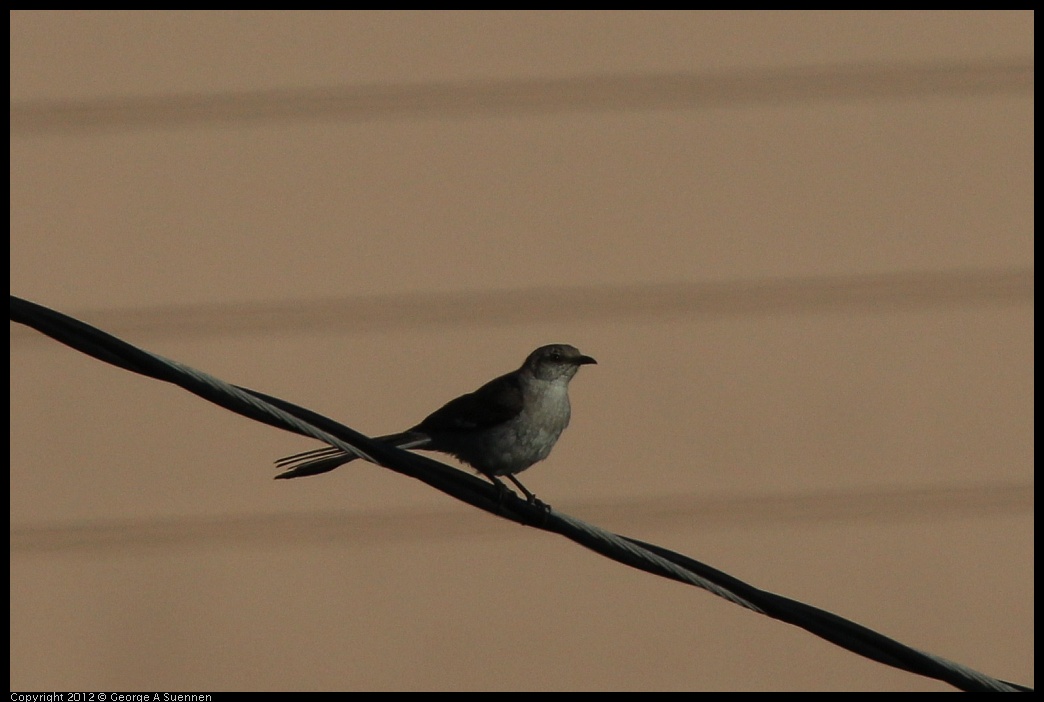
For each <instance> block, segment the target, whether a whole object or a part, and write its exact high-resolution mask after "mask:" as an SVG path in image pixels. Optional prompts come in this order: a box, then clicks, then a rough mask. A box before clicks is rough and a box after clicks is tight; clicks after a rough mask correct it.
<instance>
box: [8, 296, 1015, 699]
mask: <svg viewBox="0 0 1044 702" xmlns="http://www.w3.org/2000/svg"><path fill="white" fill-rule="evenodd" d="M10 318H11V320H12V321H14V322H17V323H20V324H25V325H28V326H31V327H33V328H34V329H37V330H38V331H40V332H42V333H44V334H46V335H48V336H50V337H51V338H53V339H56V340H58V341H60V342H61V343H64V344H66V345H68V346H70V347H72V348H75V349H77V350H79V351H81V352H83V353H85V354H88V355H90V356H92V357H94V358H97V359H99V360H102V361H105V362H106V363H110V364H112V365H115V366H117V367H119V368H123V369H125V370H129V371H131V372H134V373H139V374H141V375H144V376H146V377H151V378H155V379H157V380H163V381H165V382H170V383H173V384H175V385H178V386H179V387H182V388H184V389H186V390H188V391H190V392H192V393H193V394H196V395H198V396H200V397H202V398H204V399H206V400H208V401H210V402H213V403H214V404H217V405H219V406H221V407H224V408H226V409H229V410H231V411H233V412H236V413H237V414H241V415H243V416H245V417H248V418H251V419H255V420H257V421H260V422H263V423H265V424H269V425H271V426H275V427H278V428H281V429H285V430H287V431H293V432H296V433H299V434H303V435H306V436H312V437H315V438H318V439H319V440H321V441H325V442H327V443H329V444H330V445H331V446H336V447H337V448H340V449H341V450H344V451H348V452H352V453H355V454H356V455H359V456H360V457H363V458H365V459H367V460H369V461H371V462H373V463H376V464H377V465H381V466H383V467H385V468H388V469H390V470H393V471H395V472H397V473H401V474H403V475H406V476H409V477H412V478H415V479H417V480H420V481H421V482H424V483H425V484H427V485H429V486H431V487H434V488H436V489H438V490H440V491H442V492H444V493H446V494H448V495H451V496H453V497H456V498H457V499H459V500H461V501H463V502H466V503H468V504H471V505H473V506H475V507H478V508H480V509H483V510H485V511H487V512H489V513H490V514H493V515H496V516H498V517H501V518H503V519H507V520H511V521H515V522H518V523H519V524H523V525H527V526H530V527H533V528H537V529H542V530H546V531H549V532H551V533H556V534H559V535H561V536H563V537H566V538H568V539H570V540H572V541H574V542H575V543H577V544H580V545H582V546H584V547H586V548H588V549H590V550H592V551H594V552H595V553H599V554H601V555H603V556H606V557H608V558H612V559H613V560H615V561H617V562H619V563H622V564H624V565H627V566H630V567H632V568H636V569H638V570H642V571H645V572H648V573H652V574H654V575H658V576H660V577H664V578H669V579H671V580H675V581H677V582H681V583H684V584H687V585H692V586H695V587H699V588H702V589H704V590H706V591H707V592H710V593H712V594H714V595H717V596H718V597H721V598H723V599H725V600H727V601H729V602H731V603H733V604H736V605H739V606H741V607H744V608H746V609H748V610H750V611H752V612H755V613H758V614H764V615H766V616H769V617H772V618H774V619H777V620H779V621H782V622H786V623H789V624H793V625H794V626H797V627H800V628H802V629H805V630H806V631H808V632H810V633H812V634H814V635H816V636H818V637H820V638H822V639H824V640H827V641H830V642H832V643H834V644H836V645H838V646H842V647H844V648H846V649H848V650H850V651H853V652H855V653H857V654H859V655H862V656H865V657H867V658H869V659H871V660H875V661H877V662H879V663H884V664H885V665H890V666H893V667H895V668H898V669H900V670H906V671H908V672H911V673H915V674H917V675H923V676H927V677H931V678H935V679H937V680H943V681H945V682H948V683H950V684H951V685H953V686H954V687H957V688H958V689H962V690H969V691H973V690H974V691H1017V690H1024V691H1025V690H1028V688H1025V687H1023V686H1021V685H1017V684H1014V683H1008V682H1005V681H1003V680H998V679H996V678H993V677H991V676H988V675H985V674H983V673H980V672H978V671H976V670H974V669H972V668H969V667H967V666H964V665H961V664H959V663H955V662H953V661H949V660H947V659H945V658H942V657H940V656H936V655H934V654H931V653H927V652H924V651H919V650H917V649H914V648H911V647H910V646H906V645H904V644H902V643H900V642H899V641H896V640H894V639H891V638H889V637H887V636H884V635H882V634H879V633H877V632H875V631H873V630H871V629H868V628H867V627H864V626H861V625H859V624H856V623H855V622H852V621H849V620H847V619H844V618H842V617H839V616H838V615H836V614H833V613H831V612H827V611H825V610H822V609H819V608H817V607H813V606H811V605H807V604H805V603H803V602H799V601H797V600H792V599H790V598H787V597H783V596H781V595H777V594H775V593H772V592H768V591H765V590H761V589H758V588H756V587H754V586H752V585H750V584H748V583H745V582H743V581H742V580H739V579H738V578H734V577H732V576H731V575H729V574H727V573H724V572H722V571H720V570H717V569H715V568H712V567H711V566H708V565H706V564H704V563H701V562H699V561H697V560H695V559H693V558H689V557H688V556H685V555H684V554H681V553H677V552H674V551H671V550H669V549H665V548H663V547H661V546H657V545H656V544H651V543H647V542H644V541H641V540H639V539H634V538H631V537H627V536H621V535H619V534H614V533H612V532H609V531H606V530H604V529H601V528H599V527H597V526H595V525H593V524H589V523H587V522H584V521H582V520H579V519H576V518H575V517H572V516H570V515H568V514H565V513H563V512H558V511H556V510H553V509H551V508H549V507H546V506H541V505H537V504H532V503H529V502H525V501H523V500H521V499H519V498H518V497H517V496H515V495H513V494H510V493H508V494H505V493H504V492H501V491H499V490H497V489H496V488H495V487H493V486H492V485H491V484H490V483H488V482H486V481H483V480H480V479H478V478H476V477H474V476H472V475H469V474H467V473H464V472H463V471H459V470H455V469H453V468H451V467H449V466H447V465H445V464H442V463H439V462H438V461H434V460H432V459H430V458H427V457H425V456H420V455H417V454H413V453H409V452H407V451H401V450H399V449H396V448H395V447H392V446H387V445H385V444H382V443H381V442H378V441H374V440H373V439H371V438H369V437H367V436H365V435H363V434H360V433H359V432H357V431H355V430H353V429H351V428H350V427H347V426H344V425H343V424H339V423H337V422H335V421H333V420H331V419H329V418H328V417H324V416H322V415H320V414H318V413H316V412H312V411H311V410H308V409H306V408H304V407H299V406H297V405H294V404H292V403H289V402H287V401H285V400H282V399H279V398H277V397H272V396H270V395H266V394H264V393H261V392H258V391H256V390H250V389H248V388H242V387H238V386H233V385H229V384H228V383H225V382H224V381H222V380H220V379H218V378H215V377H214V376H211V375H208V374H206V373H203V372H201V371H198V370H196V369H193V368H190V367H188V366H185V365H183V364H180V363H177V362H176V361H171V360H169V359H165V358H162V357H160V356H156V355H155V354H150V353H148V352H146V351H143V350H142V349H139V348H137V347H135V346H132V345H130V344H128V343H126V342H124V341H121V340H120V339H117V338H116V337H114V336H112V335H110V334H107V333H105V332H103V331H101V330H100V329H96V328H94V327H92V326H90V325H88V324H85V323H83V322H81V321H79V320H76V319H73V318H71V317H68V316H67V315H63V314H61V313H59V312H55V311H54V310H50V309H47V308H46V307H43V306H41V305H37V304H35V303H32V302H29V301H28V300H23V299H21V298H18V297H15V296H13V295H12V296H10Z"/></svg>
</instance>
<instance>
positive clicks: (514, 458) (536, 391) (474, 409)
mask: <svg viewBox="0 0 1044 702" xmlns="http://www.w3.org/2000/svg"><path fill="white" fill-rule="evenodd" d="M588 363H597V361H595V360H594V359H593V358H591V357H590V356H584V355H583V354H581V353H580V351H579V350H577V348H576V347H575V346H570V345H569V344H551V345H549V346H541V347H540V348H538V349H537V350H536V351H534V352H533V353H531V354H529V357H528V358H526V362H525V363H523V364H522V367H521V368H519V369H518V370H516V371H512V372H511V373H507V374H506V375H502V376H500V377H499V378H494V379H493V380H491V381H489V382H488V383H486V384H485V385H483V386H482V387H480V388H479V389H478V390H476V391H475V392H471V393H468V394H467V395H461V396H460V397H458V398H457V399H455V400H450V401H449V402H447V403H446V404H445V405H443V406H442V407H440V408H439V409H437V410H435V411H434V412H432V413H431V414H429V415H428V416H427V417H426V418H425V419H424V421H422V422H421V423H420V424H418V425H416V426H415V427H413V428H412V429H407V430H406V431H404V432H401V433H399V434H388V435H387V436H378V437H376V440H377V441H383V442H386V443H389V444H392V445H394V446H397V447H399V448H401V449H423V450H426V451H438V452H440V453H448V454H450V455H451V456H455V457H456V458H458V459H460V460H461V461H463V462H464V463H467V464H468V465H470V466H471V467H472V468H474V469H475V470H477V471H478V472H479V473H481V474H482V475H485V476H486V477H487V478H489V479H490V480H491V481H493V482H494V483H495V484H497V485H499V486H500V487H502V488H505V486H504V483H502V482H501V481H500V480H499V478H498V476H507V478H508V479H509V480H510V481H511V482H513V483H514V484H515V485H517V486H518V488H519V489H520V490H521V491H522V492H523V493H524V494H525V496H526V499H527V500H528V501H529V502H536V501H537V499H536V496H535V495H533V493H531V492H530V491H529V490H527V489H526V488H525V487H524V486H523V485H522V483H520V482H519V481H518V479H517V478H515V473H521V472H522V471H524V470H525V469H526V468H529V467H530V466H531V465H533V464H534V463H537V462H538V461H542V460H544V459H545V458H547V456H548V454H549V453H551V449H552V448H553V447H554V445H555V442H556V441H558V437H559V436H560V435H561V434H562V431H563V430H564V429H565V428H566V427H567V426H569V394H568V389H569V381H570V380H572V379H573V376H574V375H576V371H577V370H578V369H579V368H580V366H582V365H585V364H588ZM356 458H357V456H355V455H353V454H347V453H345V452H344V451H342V450H341V449H339V448H335V447H333V446H328V447H326V448H321V449H315V450H313V451H305V452H304V453H298V454H295V455H293V456H287V457H286V458H281V459H279V460H278V461H276V465H278V466H280V467H281V468H284V469H286V471H285V472H284V473H280V474H279V475H277V476H276V478H277V479H279V478H300V477H303V476H306V475H317V474H319V473H325V472H327V471H330V470H333V469H334V468H337V467H338V466H341V465H343V464H345V463H348V462H349V461H352V460H355V459H356ZM505 489H506V488H505Z"/></svg>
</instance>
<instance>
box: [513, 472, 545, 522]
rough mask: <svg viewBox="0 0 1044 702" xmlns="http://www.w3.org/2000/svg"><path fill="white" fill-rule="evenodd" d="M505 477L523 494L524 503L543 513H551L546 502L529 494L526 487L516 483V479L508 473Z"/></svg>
mask: <svg viewBox="0 0 1044 702" xmlns="http://www.w3.org/2000/svg"><path fill="white" fill-rule="evenodd" d="M507 477H508V480H510V481H511V482H513V483H514V484H515V485H516V486H517V487H518V489H519V490H521V491H522V494H524V495H525V496H526V502H528V503H529V504H531V505H533V506H534V507H539V508H540V509H542V510H544V511H545V512H550V511H551V506H550V505H549V504H547V503H546V502H544V501H543V500H539V499H537V496H536V495H534V494H533V493H531V492H530V491H529V490H527V489H526V486H525V485H523V484H522V483H520V482H519V481H518V478H516V477H515V476H513V475H512V474H511V473H508V474H507Z"/></svg>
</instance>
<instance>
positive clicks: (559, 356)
mask: <svg viewBox="0 0 1044 702" xmlns="http://www.w3.org/2000/svg"><path fill="white" fill-rule="evenodd" d="M551 360H552V361H561V360H562V354H561V353H560V352H559V351H552V352H551Z"/></svg>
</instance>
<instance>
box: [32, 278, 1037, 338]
mask: <svg viewBox="0 0 1044 702" xmlns="http://www.w3.org/2000/svg"><path fill="white" fill-rule="evenodd" d="M1033 279H1034V271H1033V269H1032V268H1010V269H1000V270H965V271H960V270H958V271H913V272H906V273H882V274H870V275H846V276H807V277H791V278H765V279H760V280H757V279H755V280H732V281H723V282H692V283H688V282H687V283H643V284H634V285H598V286H584V287H580V286H576V287H551V286H549V287H542V288H519V289H514V290H476V291H473V292H464V291H460V292H424V293H399V294H387V295H372V296H356V297H344V298H321V299H311V300H301V301H267V302H265V301H263V302H240V303H206V304H198V305H156V306H153V307H142V308H138V309H132V310H99V311H94V312H90V313H89V316H90V317H91V318H92V319H96V320H98V321H99V323H101V324H104V325H105V326H106V327H108V328H110V329H114V330H118V331H120V332H121V333H128V332H134V333H136V334H140V335H143V336H145V335H151V336H153V337H162V336H178V337H182V338H183V337H186V336H193V335H195V336H207V335H216V334H244V333H249V334H254V333H273V332H279V333H286V332H295V331H296V332H301V331H307V332H309V333H323V334H334V333H336V334H340V333H343V332H345V331H353V332H368V331H373V330H382V329H393V328H420V327H443V328H446V327H470V326H503V325H511V324H526V323H531V322H542V323H547V322H556V321H575V320H587V321H590V320H615V319H628V318H634V319H641V320H643V321H650V320H657V319H666V318H672V317H686V318H690V319H705V318H710V319H714V318H720V317H749V316H754V315H784V314H808V313H817V312H839V311H841V312H861V313H877V312H891V311H895V310H901V309H910V308H913V309H925V308H928V309H939V308H955V307H956V308H968V307H980V306H1011V305H1020V306H1030V307H1031V306H1032V305H1033ZM85 315H88V313H85ZM38 338H39V337H38V336H37V335H35V334H30V333H28V332H21V333H18V332H16V331H14V330H13V331H12V333H11V340H12V342H14V341H16V340H18V341H27V340H30V339H38Z"/></svg>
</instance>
